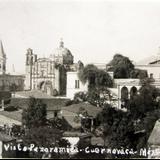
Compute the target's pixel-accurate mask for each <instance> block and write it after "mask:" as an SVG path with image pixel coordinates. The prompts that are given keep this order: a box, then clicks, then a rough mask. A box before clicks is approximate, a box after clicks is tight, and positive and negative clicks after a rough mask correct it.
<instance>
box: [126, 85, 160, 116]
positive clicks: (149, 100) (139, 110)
mask: <svg viewBox="0 0 160 160" xmlns="http://www.w3.org/2000/svg"><path fill="white" fill-rule="evenodd" d="M158 96H160V90H159V89H158V88H155V87H154V86H152V85H150V84H148V83H147V84H144V85H142V87H141V88H140V90H139V94H138V95H135V96H133V97H131V99H130V102H129V108H128V109H129V111H130V112H131V114H132V116H133V118H135V119H138V118H140V119H141V118H143V117H144V116H145V114H146V113H147V112H149V111H153V110H155V109H156V108H157V107H158V104H159V103H158V102H157V97H158Z"/></svg>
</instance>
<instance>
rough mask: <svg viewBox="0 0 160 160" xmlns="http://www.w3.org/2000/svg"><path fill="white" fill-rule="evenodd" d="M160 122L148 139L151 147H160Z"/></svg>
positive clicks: (156, 124) (158, 121)
mask: <svg viewBox="0 0 160 160" xmlns="http://www.w3.org/2000/svg"><path fill="white" fill-rule="evenodd" d="M159 133H160V120H157V121H156V123H155V126H154V128H153V130H152V132H151V134H150V137H149V139H148V144H150V145H160V134H159Z"/></svg>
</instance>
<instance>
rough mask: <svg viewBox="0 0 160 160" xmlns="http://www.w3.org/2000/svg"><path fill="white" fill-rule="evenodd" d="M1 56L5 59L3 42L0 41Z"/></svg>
mask: <svg viewBox="0 0 160 160" xmlns="http://www.w3.org/2000/svg"><path fill="white" fill-rule="evenodd" d="M0 56H1V57H5V53H4V49H3V44H2V41H0Z"/></svg>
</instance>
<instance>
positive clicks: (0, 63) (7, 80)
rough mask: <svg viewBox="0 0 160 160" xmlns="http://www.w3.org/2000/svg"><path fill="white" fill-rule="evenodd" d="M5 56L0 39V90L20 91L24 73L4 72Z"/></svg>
mask: <svg viewBox="0 0 160 160" xmlns="http://www.w3.org/2000/svg"><path fill="white" fill-rule="evenodd" d="M6 60H7V56H6V54H5V52H4V48H3V44H2V41H0V91H12V92H15V91H22V90H24V79H25V76H24V75H20V74H16V73H15V72H14V73H13V74H9V73H6Z"/></svg>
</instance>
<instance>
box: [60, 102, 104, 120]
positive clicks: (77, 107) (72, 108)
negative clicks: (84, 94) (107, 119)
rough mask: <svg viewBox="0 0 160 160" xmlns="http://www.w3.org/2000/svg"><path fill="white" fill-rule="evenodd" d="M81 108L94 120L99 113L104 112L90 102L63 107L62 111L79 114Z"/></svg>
mask: <svg viewBox="0 0 160 160" xmlns="http://www.w3.org/2000/svg"><path fill="white" fill-rule="evenodd" d="M81 108H84V109H85V110H86V111H87V113H88V115H89V116H91V117H94V118H95V117H96V116H97V114H98V113H100V112H101V111H102V108H99V107H96V106H93V105H91V104H90V103H88V102H83V103H78V104H72V105H70V106H66V107H62V110H66V111H69V112H72V113H76V114H78V113H79V111H80V109H81Z"/></svg>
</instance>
